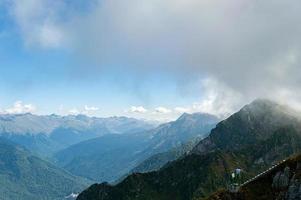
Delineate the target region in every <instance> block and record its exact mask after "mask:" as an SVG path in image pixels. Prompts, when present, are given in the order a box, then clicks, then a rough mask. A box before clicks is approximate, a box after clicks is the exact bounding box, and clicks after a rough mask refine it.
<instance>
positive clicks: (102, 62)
mask: <svg viewBox="0 0 301 200" xmlns="http://www.w3.org/2000/svg"><path fill="white" fill-rule="evenodd" d="M87 2H88V3H87ZM300 7H301V6H300V3H299V2H298V1H297V0H288V1H286V2H282V1H279V0H269V1H267V2H257V1H256V2H254V1H250V0H243V1H241V0H231V1H230V2H227V3H225V2H223V1H222V0H211V1H209V0H201V1H199V0H186V1H183V0H166V1H158V0H149V1H138V0H129V1H127V2H125V1H122V0H111V1H106V0H102V1H100V0H93V1H84V0H76V1H71V0H0V111H1V112H2V113H20V112H27V111H28V112H33V113H36V114H51V113H57V114H62V115H67V114H80V113H82V114H89V115H95V116H112V115H126V116H133V117H138V118H147V119H159V120H170V119H174V118H176V117H177V116H179V115H180V114H181V113H183V112H209V113H213V114H217V115H221V116H224V115H228V114H229V113H231V112H233V111H235V110H237V109H239V108H240V107H241V106H242V105H244V104H245V103H248V102H250V101H251V100H253V99H254V98H258V97H264V98H272V99H275V100H278V101H283V102H287V99H290V101H289V104H291V105H294V106H296V107H300V105H299V103H298V102H299V100H300V99H301V98H300V96H299V95H297V94H298V93H299V90H300V88H299V83H300V80H301V77H300V76H299V74H301V73H299V67H298V66H299V63H300V52H301V51H300V49H301V47H300V44H301V41H300V37H299V35H300V33H301V27H300V26H299V25H298V24H299V21H298V19H299V18H300V13H299V8H300ZM283 8H285V9H283ZM279 13H281V14H279Z"/></svg>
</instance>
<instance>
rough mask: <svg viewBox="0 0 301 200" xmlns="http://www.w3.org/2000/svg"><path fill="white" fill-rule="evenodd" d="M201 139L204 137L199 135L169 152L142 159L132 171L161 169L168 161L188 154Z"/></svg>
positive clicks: (142, 171)
mask: <svg viewBox="0 0 301 200" xmlns="http://www.w3.org/2000/svg"><path fill="white" fill-rule="evenodd" d="M201 139H202V138H200V137H197V138H194V139H192V140H191V141H189V142H187V143H185V144H183V145H180V146H179V147H175V148H173V149H171V150H169V151H167V152H163V153H157V154H155V155H153V156H151V157H149V158H148V159H146V160H144V161H142V162H141V163H140V164H139V165H137V166H136V167H135V168H134V169H132V170H131V172H130V173H138V172H140V173H144V172H151V171H156V170H159V169H160V168H162V167H163V166H164V165H165V164H167V163H168V162H171V161H174V160H177V159H178V158H180V157H182V156H184V155H186V154H188V153H189V152H190V151H191V150H192V149H193V148H194V146H195V145H196V144H197V143H198V142H199V141H200V140H201Z"/></svg>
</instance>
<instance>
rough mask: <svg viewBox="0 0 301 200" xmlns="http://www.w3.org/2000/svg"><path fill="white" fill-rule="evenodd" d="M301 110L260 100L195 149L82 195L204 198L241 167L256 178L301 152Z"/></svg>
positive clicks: (104, 198) (84, 199)
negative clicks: (163, 164)
mask: <svg viewBox="0 0 301 200" xmlns="http://www.w3.org/2000/svg"><path fill="white" fill-rule="evenodd" d="M300 125H301V121H300V115H299V113H297V112H294V111H293V110H292V109H290V108H287V107H285V106H282V105H279V104H277V103H275V102H272V101H268V100H262V99H260V100H255V101H253V102H252V103H251V104H249V105H247V106H245V107H243V108H242V109H241V110H240V111H238V112H237V113H234V114H233V115H231V116H230V117H229V118H227V119H226V120H223V121H222V122H220V123H218V124H217V125H216V128H214V129H212V131H211V133H210V135H209V136H208V137H207V138H205V139H203V140H201V141H200V142H199V144H198V145H197V146H196V147H195V148H194V149H193V151H192V153H191V154H189V155H187V156H185V157H183V158H180V159H178V160H176V161H174V162H171V163H169V164H167V165H166V166H164V167H163V168H162V169H160V170H159V171H154V172H150V173H145V174H140V173H135V174H133V175H130V176H128V177H127V178H126V179H124V180H123V181H122V182H121V183H118V184H117V185H114V186H112V185H108V184H106V183H103V184H94V185H92V186H91V187H89V188H88V189H87V190H85V191H84V192H83V193H81V194H80V196H79V197H78V199H79V200H87V199H95V200H98V199H99V200H100V199H101V200H109V199H110V200H111V199H112V200H113V199H119V200H123V199H127V200H129V199H131V200H135V199H137V200H140V199H141V200H142V199H144V200H148V199H149V200H151V199H158V200H159V199H162V200H163V199H164V200H169V199H170V200H172V199H179V200H189V199H203V198H205V197H207V196H208V195H209V194H211V193H212V192H214V191H216V190H217V189H218V188H220V187H226V186H227V183H228V182H229V179H230V174H231V172H232V171H233V170H234V169H236V168H241V169H243V170H244V171H245V178H248V177H252V176H254V175H255V174H257V173H258V172H260V171H263V170H265V169H267V168H268V167H270V166H271V164H273V163H276V162H278V161H279V160H282V159H284V158H286V157H288V156H290V155H292V154H294V153H298V152H300V151H301V131H300V130H301V129H300Z"/></svg>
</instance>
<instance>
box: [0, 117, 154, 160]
mask: <svg viewBox="0 0 301 200" xmlns="http://www.w3.org/2000/svg"><path fill="white" fill-rule="evenodd" d="M155 126H156V125H155V124H151V123H148V122H145V121H143V120H137V119H134V118H127V117H110V118H96V117H87V116H85V115H69V116H58V115H47V116H38V115H33V114H30V113H27V114H17V115H8V114H7V115H0V136H2V137H5V138H8V139H10V140H12V141H14V142H16V143H18V144H21V145H23V146H25V147H26V148H28V149H29V150H32V151H33V152H35V153H38V154H40V155H47V156H50V155H51V154H52V153H54V152H56V151H58V150H60V149H63V148H65V147H67V146H70V145H72V144H75V143H78V142H81V141H84V140H88V139H92V138H96V137H99V136H102V135H106V134H123V133H135V132H140V131H146V130H149V129H152V128H154V127H155Z"/></svg>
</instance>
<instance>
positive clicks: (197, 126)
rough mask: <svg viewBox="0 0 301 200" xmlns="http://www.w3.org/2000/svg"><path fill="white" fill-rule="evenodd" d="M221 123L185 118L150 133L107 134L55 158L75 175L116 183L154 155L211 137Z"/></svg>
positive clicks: (199, 116)
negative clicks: (210, 134) (211, 133)
mask: <svg viewBox="0 0 301 200" xmlns="http://www.w3.org/2000/svg"><path fill="white" fill-rule="evenodd" d="M218 121H219V119H218V118H217V117H215V116H213V115H209V114H202V113H196V114H183V115H182V116H181V117H180V118H179V119H177V120H176V121H174V122H169V123H166V124H162V125H160V126H158V127H157V128H154V129H152V130H149V131H143V132H137V133H129V134H122V135H112V134H107V135H104V136H102V137H98V138H95V139H91V140H88V141H84V142H81V143H78V144H75V145H72V146H70V147H69V148H66V149H64V150H62V151H59V152H58V153H56V155H55V158H56V160H57V161H58V164H59V165H60V166H62V167H63V168H65V169H66V170H68V171H70V172H71V173H74V174H76V175H79V176H83V177H87V178H90V179H92V180H96V181H100V182H102V181H108V182H112V181H115V180H117V179H119V178H120V177H122V176H123V175H125V174H127V173H128V172H130V170H131V169H133V168H134V167H135V166H136V165H138V164H139V163H141V162H142V161H144V160H145V159H147V158H148V157H150V156H152V155H154V154H157V153H162V152H166V151H168V150H171V149H172V148H176V147H179V146H181V145H182V144H184V143H186V142H188V141H190V140H192V139H195V138H196V137H200V138H203V137H205V136H207V134H208V133H209V131H210V130H211V129H212V128H213V127H214V126H215V125H216V123H217V122H218ZM171 159H172V157H171ZM168 161H169V160H166V162H168Z"/></svg>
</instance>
